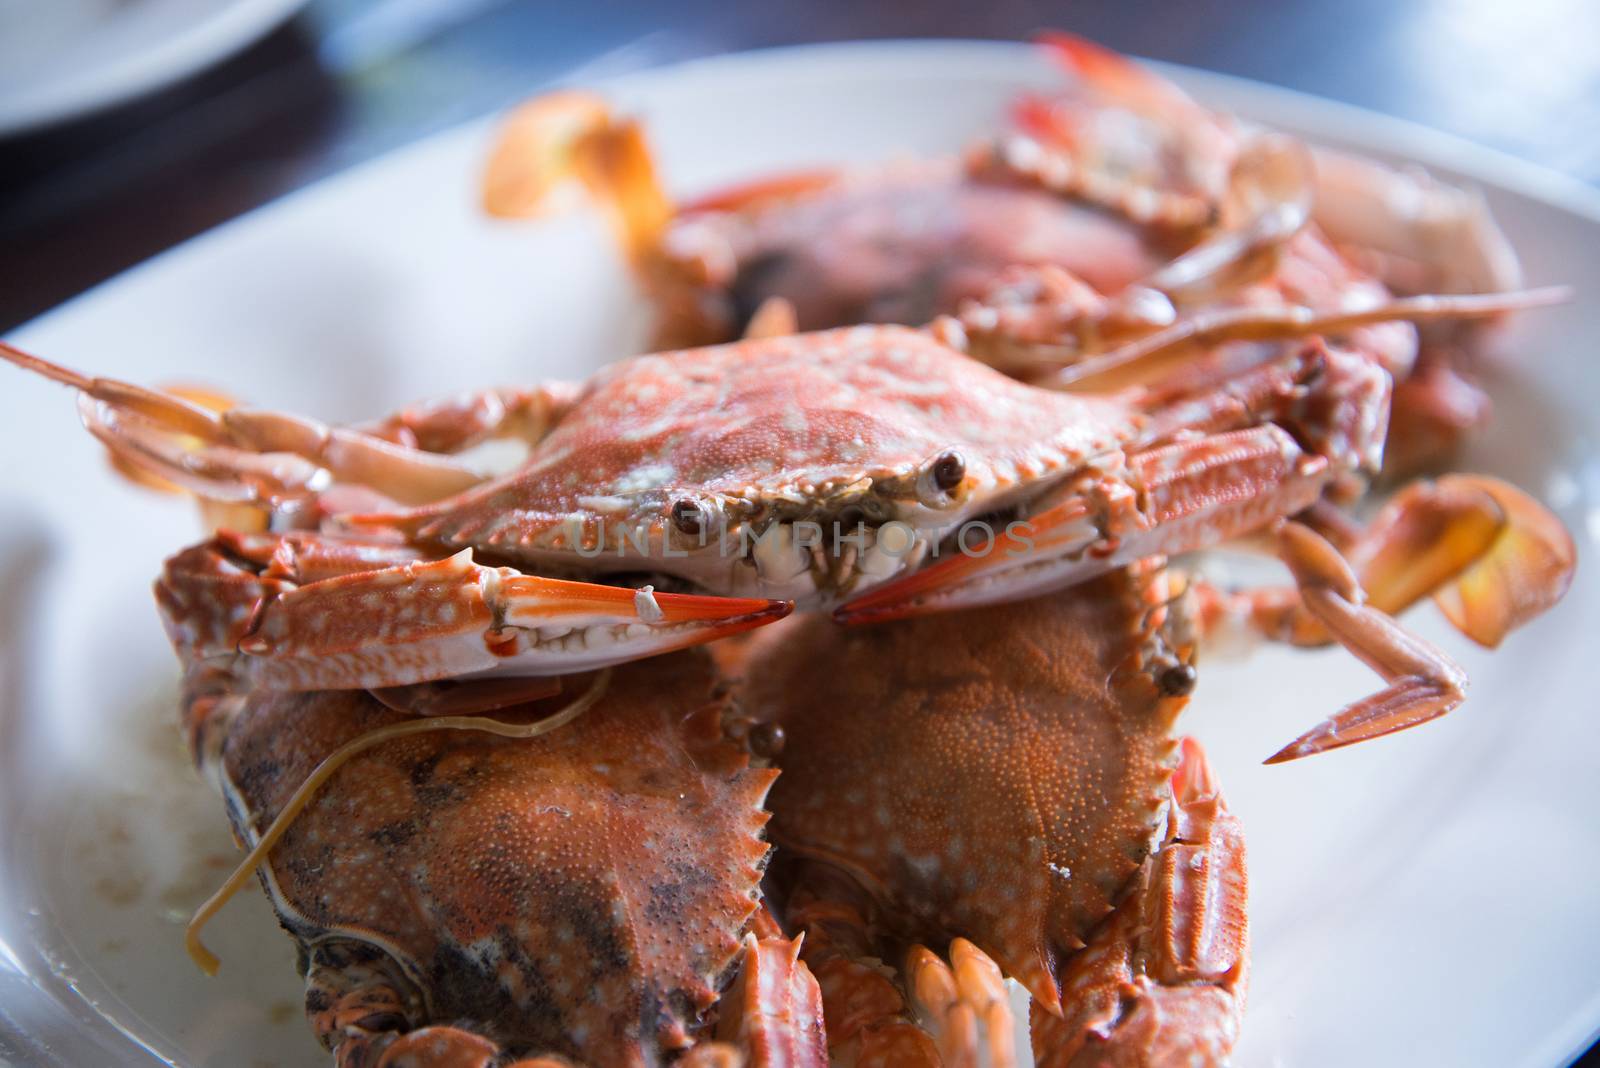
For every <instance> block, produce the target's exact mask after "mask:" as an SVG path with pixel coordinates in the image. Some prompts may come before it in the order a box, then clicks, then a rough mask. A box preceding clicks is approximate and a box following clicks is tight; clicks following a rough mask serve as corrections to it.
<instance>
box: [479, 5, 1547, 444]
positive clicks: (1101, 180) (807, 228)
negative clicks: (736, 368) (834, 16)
mask: <svg viewBox="0 0 1600 1068" xmlns="http://www.w3.org/2000/svg"><path fill="white" fill-rule="evenodd" d="M1042 40H1043V46H1044V48H1045V50H1046V52H1047V54H1049V55H1051V56H1053V57H1055V58H1056V59H1057V60H1058V61H1059V62H1060V63H1061V64H1062V66H1064V67H1065V68H1067V69H1068V70H1069V71H1070V73H1071V75H1072V79H1071V81H1070V82H1069V84H1068V85H1067V86H1066V87H1065V88H1064V89H1063V90H1062V91H1060V92H1057V93H1053V94H1050V95H1042V94H1041V95H1029V96H1025V97H1023V98H1022V99H1021V100H1019V102H1018V105H1017V107H1016V109H1015V112H1016V119H1017V126H1018V127H1019V130H1020V132H1019V133H1000V134H999V135H998V136H995V137H993V138H991V139H989V140H986V141H983V142H980V143H978V144H976V145H974V146H973V147H972V148H971V149H970V150H969V151H968V152H967V153H966V154H965V155H964V156H963V157H962V158H961V159H960V160H955V159H946V160H931V161H918V162H900V163H896V164H892V165H889V166H884V167H878V168H861V169H855V170H850V169H838V168H835V169H823V170H813V171H807V172H802V173H794V174H780V175H776V176H772V177H769V178H765V179H759V180H756V181H752V182H749V183H747V184H745V185H741V186H737V187H734V188H732V189H728V190H724V191H721V192H716V193H712V194H709V195H706V196H704V197H701V198H698V199H695V200H691V201H688V202H686V203H682V204H676V205H675V204H673V202H672V201H671V200H670V199H669V197H668V196H667V194H666V193H665V192H664V191H663V189H662V187H661V185H660V182H659V181H658V179H657V176H656V168H655V165H654V163H653V162H652V159H651V156H650V152H649V150H648V146H647V144H646V141H645V138H644V135H643V133H642V130H641V126H640V124H639V123H638V122H637V121H636V120H633V119H628V118H619V117H617V116H616V115H614V114H613V113H612V112H611V110H610V108H609V107H608V106H607V105H606V104H605V102H604V101H603V100H601V99H600V98H598V97H596V96H594V95H592V94H588V93H581V92H574V91H562V92H558V93H552V94H549V95H547V96H544V97H540V98H538V99H536V100H534V101H532V102H530V103H529V104H526V105H524V106H523V107H522V108H521V109H519V110H518V111H517V112H515V113H514V114H513V115H512V116H511V117H510V119H509V120H508V121H507V122H506V124H505V127H504V130H503V132H502V135H501V139H500V142H499V144H498V145H497V147H496V149H495V152H494V155H493V157H492V159H491V161H490V164H489V167H488V170H487V173H486V175H485V179H484V203H485V206H486V208H487V209H488V210H489V211H490V212H491V213H493V214H496V215H502V216H518V215H529V214H538V213H540V212H543V211H545V210H548V209H549V208H550V206H551V205H553V204H559V203H563V200H562V198H561V197H560V196H559V194H560V192H561V191H562V190H563V189H564V182H565V180H566V179H568V178H570V177H576V178H578V179H579V180H580V181H581V183H582V184H583V185H584V186H585V187H587V188H588V190H589V191H590V192H591V193H592V194H594V195H595V198H596V199H597V200H598V201H599V203H600V204H601V205H602V206H603V207H604V208H605V209H606V210H607V211H608V212H609V214H610V215H611V217H612V219H613V221H614V223H615V229H616V231H617V233H618V235H619V239H620V242H621V244H622V246H623V248H624V250H625V252H626V254H627V256H628V259H629V261H630V262H631V264H632V265H633V267H634V269H635V273H636V274H637V275H638V277H639V278H640V280H641V282H642V283H643V285H644V287H645V289H646V291H647V293H648V295H649V296H650V298H651V300H652V302H653V303H654V304H655V305H656V309H657V312H658V332H657V337H656V341H657V343H658V344H659V345H663V346H677V345H689V344H706V343H711V342H716V341H727V340H731V339H732V338H734V337H735V336H737V335H738V334H739V333H740V332H742V331H745V330H747V329H749V328H750V327H752V326H753V327H754V328H755V329H756V330H758V331H766V332H782V331H783V330H784V329H795V328H797V327H798V328H799V329H805V330H814V329H821V328H826V327H831V326H841V325H849V324H851V323H857V322H898V323H903V324H915V323H921V322H926V321H928V320H930V319H932V318H933V317H934V316H935V315H936V314H960V315H961V316H962V320H963V324H964V325H965V326H966V327H967V329H968V332H969V334H970V335H972V339H973V344H972V346H971V349H970V351H971V352H972V354H973V355H975V356H978V357H979V358H982V359H986V360H988V361H990V362H993V363H995V364H996V365H997V366H1002V367H1004V368H1006V369H1007V370H1009V371H1011V372H1013V373H1018V374H1023V375H1025V376H1033V375H1037V374H1040V373H1043V372H1044V371H1046V370H1048V368H1049V367H1050V366H1051V365H1055V364H1060V363H1062V362H1067V363H1069V364H1071V363H1076V362H1078V361H1081V360H1084V359H1086V358H1089V357H1094V356H1097V355H1100V354H1101V353H1103V352H1104V351H1105V350H1106V349H1110V348H1116V347H1117V346H1119V345H1124V344H1126V343H1129V342H1132V341H1135V340H1137V339H1139V338H1142V337H1144V336H1145V335H1148V334H1150V333H1152V332H1164V331H1170V330H1178V331H1180V332H1181V333H1182V335H1183V339H1184V340H1194V339H1195V338H1196V335H1199V336H1200V337H1201V338H1203V339H1204V340H1207V341H1211V342H1216V341H1219V340H1225V339H1226V338H1227V337H1229V336H1241V335H1242V336H1246V337H1255V336H1258V335H1259V333H1260V332H1261V331H1262V329H1263V328H1266V329H1271V327H1272V326H1273V325H1274V324H1275V323H1281V321H1282V320H1283V319H1284V318H1285V317H1286V316H1287V317H1289V318H1292V319H1294V320H1296V322H1294V323H1293V324H1292V328H1293V329H1294V330H1296V331H1300V332H1305V331H1306V327H1307V324H1306V323H1305V322H1304V320H1306V319H1308V318H1321V319H1322V320H1323V321H1324V323H1325V325H1326V328H1327V329H1326V332H1329V333H1332V332H1335V331H1337V332H1339V333H1341V334H1346V333H1347V334H1349V335H1350V336H1349V337H1348V338H1347V340H1348V341H1349V342H1350V343H1351V344H1354V345H1357V346H1366V347H1368V348H1370V350H1371V351H1372V353H1373V355H1374V356H1375V357H1376V358H1378V359H1379V360H1380V361H1381V362H1383V363H1384V365H1385V366H1386V367H1387V368H1388V369H1389V370H1390V372H1391V373H1392V374H1393V375H1394V376H1395V379H1396V382H1397V383H1398V384H1399V385H1398V386H1397V398H1398V402H1397V405H1396V411H1395V418H1396V428H1395V438H1396V443H1397V444H1396V448H1395V450H1394V456H1393V458H1392V460H1391V464H1390V469H1391V470H1392V471H1397V472H1401V473H1404V472H1407V471H1411V470H1415V469H1417V468H1419V467H1423V466H1426V465H1427V464H1429V463H1431V462H1434V461H1436V460H1437V459H1438V458H1439V457H1440V456H1442V455H1443V454H1445V453H1446V452H1448V450H1449V448H1450V447H1451V446H1452V445H1453V444H1454V443H1455V441H1456V440H1457V439H1458V438H1459V437H1460V435H1461V434H1462V433H1464V432H1465V431H1466V430H1468V429H1470V428H1471V427H1473V426H1476V425H1479V424H1480V423H1481V422H1482V420H1483V419H1484V418H1485V417H1486V414H1487V411H1488V407H1487V400H1486V397H1485V396H1484V394H1483V393H1482V392H1481V390H1478V389H1477V388H1476V387H1475V386H1473V385H1472V384H1471V382H1470V381H1469V379H1470V374H1469V372H1468V370H1467V369H1466V368H1468V367H1469V366H1470V364H1469V362H1464V361H1465V358H1466V354H1468V353H1469V352H1470V350H1471V349H1472V348H1473V347H1474V344H1473V342H1472V338H1471V335H1470V333H1469V332H1468V328H1465V327H1462V326H1460V325H1458V323H1459V320H1457V319H1455V318H1452V319H1451V320H1450V323H1449V324H1448V325H1437V323H1438V319H1437V318H1436V319H1435V322H1436V325H1434V326H1432V327H1431V328H1430V329H1429V330H1428V332H1427V333H1426V334H1425V340H1426V344H1424V345H1422V347H1421V348H1420V351H1419V347H1418V341H1417V334H1416V332H1415V331H1414V330H1413V329H1412V328H1411V327H1410V326H1409V325H1406V324H1403V323H1398V322H1388V323H1384V324H1381V325H1375V324H1374V323H1373V322H1372V321H1371V320H1370V319H1363V318H1360V317H1358V318H1357V320H1356V321H1354V322H1349V321H1346V318H1345V317H1346V316H1347V315H1349V313H1352V312H1371V311H1372V310H1373V309H1375V308H1378V307H1381V306H1382V305H1385V304H1387V303H1389V302H1390V301H1391V300H1392V299H1393V298H1392V296H1391V289H1397V290H1398V291H1399V292H1401V293H1402V294H1403V295H1406V296H1415V295H1419V294H1436V295H1438V294H1445V295H1456V294H1468V295H1472V294H1476V295H1478V299H1476V300H1474V299H1473V298H1472V297H1471V296H1469V297H1468V298H1467V299H1465V300H1463V299H1461V298H1459V297H1456V298H1455V299H1454V300H1453V301H1451V300H1444V301H1443V303H1445V304H1449V305H1451V306H1453V307H1455V308H1457V309H1462V310H1471V311H1473V312H1475V313H1476V314H1477V315H1478V316H1492V315H1493V314H1494V313H1496V312H1504V311H1508V310H1511V309H1513V308H1516V307H1521V306H1526V305H1527V304H1528V303H1531V302H1533V301H1532V299H1531V298H1526V297H1523V298H1514V297H1508V296H1504V295H1502V296H1499V297H1493V298H1492V299H1486V298H1489V297H1490V295H1494V294H1505V293H1506V292H1507V291H1510V290H1513V289H1515V288H1516V287H1517V286H1518V285H1519V284H1520V271H1519V269H1518V267H1517V261H1516V257H1515V255H1514V254H1513V253H1512V251H1511V248H1510V245H1509V243H1508V242H1507V241H1506V240H1505V237H1504V235H1503V234H1501V233H1500V231H1499V230H1498V229H1497V228H1496V226H1495V224H1494V222H1493V220H1492V218H1490V216H1489V215H1488V212H1487V211H1486V209H1485V208H1484V207H1483V204H1482V202H1481V200H1480V199H1478V198H1476V197H1474V196H1472V195H1471V194H1469V193H1465V192H1463V191H1461V190H1457V189H1454V188H1452V187H1449V186H1447V185H1444V184H1443V183H1440V182H1438V181H1435V180H1433V179H1431V178H1429V177H1427V176H1425V175H1421V174H1415V173H1410V172H1398V171H1394V170H1391V169H1388V168H1385V167H1382V166H1380V165H1378V164H1376V163H1372V162H1369V161H1366V160H1361V159H1357V158H1355V157H1351V156H1346V155H1342V154H1338V153H1333V152H1329V151H1326V150H1316V151H1315V152H1312V151H1310V150H1307V149H1306V148H1304V147H1303V146H1301V145H1300V144H1298V143H1297V142H1294V141H1291V140H1290V139H1288V138H1284V137H1282V136H1278V135H1274V134H1268V133H1265V132H1263V131H1260V130H1257V129H1254V128H1251V127H1248V126H1246V125H1245V124H1242V123H1239V122H1237V121H1235V120H1233V119H1232V118H1231V117H1229V116H1226V115H1220V114H1217V113H1214V112H1211V111H1209V110H1206V109H1204V108H1202V107H1200V106H1199V105H1198V104H1195V103H1194V102H1193V101H1192V100H1190V99H1189V98H1188V97H1187V96H1186V95H1184V94H1183V93H1182V92H1181V91H1179V90H1178V89H1176V88H1175V87H1173V86H1171V85H1169V84H1168V83H1166V82H1165V81H1163V80H1162V79H1160V78H1158V77H1156V76H1155V75H1153V74H1150V73H1148V72H1147V71H1145V70H1144V69H1143V68H1142V67H1139V66H1138V65H1136V64H1133V63H1131V62H1130V61H1128V60H1126V59H1125V58H1123V57H1121V56H1117V55H1115V54H1114V53H1110V52H1107V51H1105V50H1104V49H1101V48H1098V47H1097V46H1095V45H1092V44H1090V43H1089V42H1087V41H1082V40H1080V39H1077V38H1073V37H1070V36H1068V35H1065V34H1048V35H1045V36H1044V38H1043V39H1042ZM1324 235H1326V237H1325V236H1324ZM1328 239H1331V241H1332V244H1331V245H1330V243H1329V240H1328ZM1036 276H1037V277H1036ZM1063 277H1064V278H1065V279H1066V281H1061V280H1060V279H1061V278H1063ZM1019 288H1020V289H1021V290H1022V291H1023V292H1025V293H1027V294H1029V298H1028V299H1029V301H1030V302H1042V303H1043V304H1044V307H1042V308H1038V309H1036V310H1035V314H1044V315H1045V316H1046V318H1047V319H1049V320H1051V321H1050V322H1049V323H1048V324H1047V326H1046V329H1047V331H1048V332H1049V333H1051V334H1052V335H1053V336H1054V338H1055V341H1056V342H1057V343H1056V344H1055V345H1054V346H1051V347H1050V348H1049V350H1048V351H1041V349H1040V348H1039V347H1038V346H1033V347H1031V348H1028V349H1019V348H1018V347H1017V346H1015V345H1012V344H1007V341H1014V340H1016V338H1017V334H1016V332H1015V331H1005V332H1002V333H1001V334H1000V335H999V336H996V335H995V334H994V332H993V331H992V329H991V326H992V324H993V316H994V314H995V312H994V309H993V305H995V304H996V303H1001V304H1004V303H1007V302H1010V303H1015V302H1016V300H1017V291H1018V290H1019ZM1431 303H1432V306H1433V307H1434V308H1435V309H1437V308H1438V307H1439V306H1440V303H1441V298H1440V297H1438V296H1435V297H1433V298H1431ZM758 312H759V313H761V314H759V315H758ZM1063 318H1065V319H1068V320H1071V321H1072V322H1071V326H1072V329H1071V330H1070V331H1066V330H1064V329H1063V325H1064V324H1063V323H1062V322H1060V320H1062V319H1063ZM1390 318H1394V316H1390ZM1069 333H1070V343H1065V344H1063V342H1066V341H1069V338H1068V337H1067V336H1066V335H1068V334H1069ZM1112 362H1113V363H1115V362H1116V361H1112ZM1096 366H1099V364H1098V363H1097V365H1096ZM1084 373H1085V372H1084V370H1083V369H1081V368H1072V367H1070V366H1069V368H1068V372H1067V375H1066V379H1065V380H1068V381H1070V380H1073V379H1077V378H1080V377H1082V376H1083V375H1084Z"/></svg>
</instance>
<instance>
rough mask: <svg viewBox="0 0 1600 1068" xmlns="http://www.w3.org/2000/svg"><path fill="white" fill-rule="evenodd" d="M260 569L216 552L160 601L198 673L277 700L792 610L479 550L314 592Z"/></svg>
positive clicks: (451, 674)
mask: <svg viewBox="0 0 1600 1068" xmlns="http://www.w3.org/2000/svg"><path fill="white" fill-rule="evenodd" d="M263 537H269V536H263ZM299 537H300V538H302V539H304V538H305V537H306V535H299ZM352 566H357V565H352ZM258 567H259V565H256V564H255V563H254V562H253V561H251V560H248V559H245V560H241V559H240V558H239V557H237V556H235V555H233V554H230V553H229V552H228V547H227V546H226V544H224V543H223V542H220V541H212V542H207V543H205V544H202V545H199V546H197V547H195V548H192V549H189V550H186V551H184V552H183V553H180V554H178V555H177V556H176V557H174V558H173V559H172V560H170V561H168V563H167V566H166V569H165V571H164V573H163V574H162V577H161V580H160V581H159V582H158V583H157V587H156V598H157V601H158V602H159V604H160V606H161V610H162V615H163V618H164V621H165V623H166V627H167V633H168V636H169V637H170V638H171V640H172V643H173V646H174V647H175V648H176V650H177V652H178V655H179V656H180V658H182V659H183V660H184V661H185V662H186V663H188V664H190V666H191V668H193V667H199V666H205V667H211V668H219V669H221V670H222V671H223V672H224V674H226V675H228V676H230V677H233V678H235V679H237V680H239V681H241V682H243V683H245V684H247V685H250V686H258V687H261V688H264V689H273V690H317V689H334V690H340V689H384V690H387V688H390V687H398V686H410V685H413V684H416V683H427V682H434V681H437V680H439V679H461V678H466V679H482V678H487V677H515V676H528V675H534V676H537V675H562V674H567V673H569V672H576V671H589V670H593V669H596V668H600V667H606V666H609V665H612V664H619V663H623V662H626V661H630V660H639V659H643V658H645V657H650V656H656V655H658V654H660V653H666V652H672V651H674V650H678V649H683V648H686V647H688V646H691V645H699V644H701V643H703V642H708V641H714V640H716V639H718V638H722V637H725V636H727V635H730V634H736V633H738V632H740V631H744V630H749V629H750V628H752V627H759V626H762V625H763V624H766V623H771V622H774V621H776V620H778V619H781V618H783V617H784V616H786V615H788V614H789V612H790V610H791V609H792V608H793V605H792V604H791V603H790V602H787V601H769V600H764V599H760V598H740V597H708V596H701V595H691V594H670V593H660V594H658V593H654V592H653V591H652V590H651V589H650V588H649V587H644V588H642V589H637V590H635V589H627V588H623V587H617V586H601V585H595V584H591V583H586V582H570V581H564V580H560V579H548V578H542V577H538V576H533V575H523V574H520V573H518V572H516V571H515V570H513V569H511V568H490V567H484V566H482V565H480V564H477V563H474V562H473V560H472V558H471V553H470V551H464V552H461V553H457V554H456V555H455V556H452V557H449V558H447V559H444V560H435V561H427V562H422V561H407V562H403V563H397V564H394V565H392V566H387V567H381V568H379V569H376V570H353V571H352V572H351V573H348V574H341V575H336V576H333V577H327V578H322V579H319V580H316V581H312V582H308V583H304V584H297V583H295V582H293V581H292V580H291V579H289V578H287V577H284V575H283V570H282V569H275V568H273V567H271V566H270V565H269V566H266V567H259V569H258ZM412 696H415V695H412ZM480 697H481V695H480ZM473 699H474V700H478V699H480V698H478V697H475V698H473Z"/></svg>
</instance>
